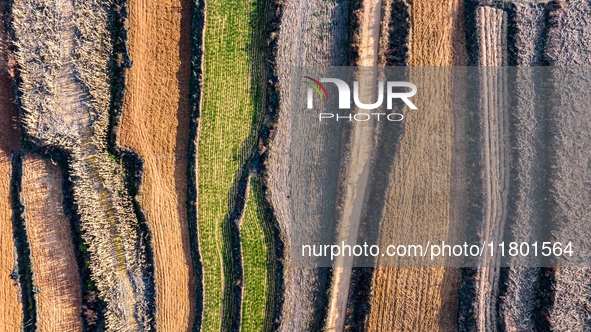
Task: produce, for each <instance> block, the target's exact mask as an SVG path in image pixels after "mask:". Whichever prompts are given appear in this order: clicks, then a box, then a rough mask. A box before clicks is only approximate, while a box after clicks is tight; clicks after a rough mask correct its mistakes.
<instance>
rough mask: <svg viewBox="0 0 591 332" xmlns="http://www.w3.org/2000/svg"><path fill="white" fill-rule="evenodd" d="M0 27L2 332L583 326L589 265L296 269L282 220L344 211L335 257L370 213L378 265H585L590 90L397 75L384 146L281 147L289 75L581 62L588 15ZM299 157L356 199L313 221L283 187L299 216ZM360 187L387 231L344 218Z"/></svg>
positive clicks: (339, 15) (300, 4) (343, 3)
mask: <svg viewBox="0 0 591 332" xmlns="http://www.w3.org/2000/svg"><path fill="white" fill-rule="evenodd" d="M0 7H2V8H3V11H2V16H1V18H2V20H1V21H0V227H1V229H0V303H1V305H0V331H18V330H25V331H36V330H41V331H58V330H59V331H62V330H63V331H82V330H84V331H117V332H119V331H153V330H158V331H173V332H176V331H319V330H330V331H364V330H369V331H440V330H441V331H456V330H458V331H496V330H507V331H533V330H540V331H586V330H589V329H591V326H590V325H589V319H588V317H589V316H590V315H591V310H590V309H589V308H591V304H590V300H589V293H590V292H591V282H590V281H589V280H590V279H589V277H590V276H591V272H590V271H591V270H589V269H588V268H572V267H556V268H554V267H541V268H522V267H515V268H507V269H504V268H501V267H500V261H499V260H496V259H489V258H487V257H483V258H481V259H479V260H478V261H479V262H480V263H482V264H483V265H488V266H487V267H478V268H455V267H454V268H452V267H404V268H403V267H367V268H348V267H336V268H317V267H300V266H295V265H294V264H292V263H293V262H294V261H295V260H296V258H297V255H298V251H297V249H298V248H292V247H291V245H292V243H291V240H292V239H293V237H295V235H297V234H299V233H298V232H299V231H300V230H299V229H297V227H299V225H298V224H297V223H294V222H293V221H292V220H291V219H292V212H293V211H292V210H291V209H292V208H294V209H296V208H298V209H299V208H303V209H305V211H303V212H304V213H307V214H314V213H324V212H323V211H325V210H330V209H334V210H335V211H336V214H337V215H338V214H339V213H343V215H342V216H341V217H343V216H344V217H343V218H345V217H347V216H348V217H350V218H349V219H342V220H340V222H341V223H340V224H338V225H337V226H338V230H339V232H340V233H339V234H338V235H337V238H343V239H349V240H355V239H361V238H363V237H366V236H367V234H365V233H363V230H362V231H361V232H360V231H359V229H362V226H364V225H365V221H364V220H362V219H363V218H362V216H364V214H367V215H368V218H374V219H376V221H377V222H380V225H381V227H380V234H379V239H378V241H379V243H380V244H389V243H390V242H392V241H393V239H395V238H396V236H397V235H399V234H398V233H399V232H400V230H401V229H404V227H405V226H407V225H409V224H412V225H414V226H416V229H418V230H425V228H426V227H431V228H432V229H434V230H436V231H437V232H438V233H437V236H439V237H443V238H445V237H446V236H448V234H453V232H458V231H461V232H465V233H467V234H468V235H467V236H468V237H469V238H471V239H473V240H477V241H480V240H482V239H487V240H494V241H497V242H498V241H501V240H503V239H507V238H510V239H512V240H515V241H528V242H532V241H535V240H536V239H541V238H544V237H551V238H552V239H554V238H574V240H573V241H575V242H576V244H577V246H579V247H585V245H586V244H585V243H584V240H585V239H588V238H589V236H591V234H587V233H588V227H587V225H586V224H585V222H584V221H585V220H588V219H589V212H588V210H589V209H588V206H589V205H590V204H591V201H590V199H589V197H590V196H589V183H591V164H590V163H589V160H591V152H589V151H591V145H590V143H589V142H591V136H590V133H591V122H589V121H588V114H587V113H586V112H576V111H573V109H575V110H581V109H584V107H586V106H588V104H589V93H588V89H585V88H581V87H585V86H586V84H587V81H588V77H589V75H588V73H587V72H584V71H581V73H582V74H580V75H579V76H578V77H576V76H569V75H564V76H560V75H561V71H555V72H554V73H552V75H554V76H552V77H551V76H548V77H545V79H549V78H552V79H554V81H555V82H560V83H561V84H562V85H559V84H556V86H555V90H556V91H555V92H556V94H549V95H547V96H540V95H538V94H536V93H535V92H532V91H531V90H530V89H529V86H530V85H531V83H532V82H533V81H537V80H539V79H540V77H536V76H535V75H534V74H532V73H533V72H531V71H527V70H525V71H520V72H518V74H517V75H513V76H512V75H507V72H508V71H496V72H495V71H493V70H492V69H491V70H483V71H481V72H479V75H480V77H478V80H476V79H475V78H474V77H466V78H464V80H462V79H458V77H459V75H458V76H454V79H453V80H452V79H451V78H450V76H449V75H448V73H449V72H446V70H445V69H440V71H437V70H435V69H431V71H430V72H431V73H433V74H432V76H431V77H423V76H418V74H412V75H417V76H412V75H411V76H410V78H409V80H410V81H413V82H417V83H418V89H419V91H420V93H419V94H418V95H417V96H416V97H413V101H415V102H416V104H417V106H418V107H419V110H418V111H404V112H405V113H404V115H405V120H404V121H403V122H402V123H400V124H397V125H396V126H395V127H393V128H394V129H393V130H392V131H391V132H388V131H386V130H385V129H384V127H383V126H381V125H378V126H373V125H368V126H352V127H351V128H349V127H347V128H346V129H347V130H344V131H343V133H342V134H341V135H340V136H339V137H336V136H338V135H333V136H335V137H333V136H329V135H325V136H322V135H323V134H322V133H318V132H317V131H318V130H317V129H318V127H317V126H316V125H315V124H310V125H309V126H308V127H307V128H305V129H306V130H307V131H305V132H306V133H309V136H305V138H304V139H301V138H299V137H297V136H295V134H294V132H293V131H292V130H293V128H292V126H293V125H294V123H295V119H298V118H297V117H296V116H295V115H294V114H296V113H293V112H294V111H299V110H294V109H293V105H295V104H294V102H295V101H296V100H295V98H296V93H295V92H294V91H295V90H296V88H298V87H299V84H300V83H301V82H300V81H299V78H298V77H294V75H295V74H296V71H295V69H296V68H297V67H300V66H346V65H355V66H375V65H376V64H377V65H384V66H414V67H422V66H434V67H449V66H464V65H475V66H488V67H491V68H494V67H498V66H506V65H515V66H521V67H522V68H524V67H527V66H537V65H552V66H573V65H589V64H591V53H590V51H589V45H591V20H589V17H590V15H591V8H590V7H591V5H589V3H587V2H586V1H556V2H548V3H538V1H534V0H532V1H515V2H511V1H472V0H467V1H461V0H446V1H443V2H441V1H434V0H431V1H407V0H392V1H380V0H356V1H351V0H334V1H323V0H293V1H283V0H239V1H238V0H194V1H191V0H165V1H157V0H89V1H72V0H14V1H10V2H7V1H3V0H0ZM5 28H8V31H9V33H10V38H8V37H7V36H5V33H4V29H5ZM358 72H360V71H358ZM510 72H511V73H513V72H514V71H510ZM411 73H418V71H416V72H412V71H411ZM562 73H564V72H562ZM376 75H377V74H375V73H374V74H372V75H369V76H367V77H365V78H364V79H367V81H365V80H363V77H362V79H360V80H363V82H361V83H362V84H363V85H364V86H365V85H372V82H373V81H375V78H376V77H377V76H376ZM425 80H427V82H429V84H430V85H429V86H435V88H434V89H431V90H428V89H426V86H424V85H421V84H420V83H419V82H425ZM569 80H570V81H569ZM475 81H478V84H480V85H479V86H474V87H473V86H471V85H472V83H474V82H475ZM546 82H550V81H549V80H547V81H546ZM366 83H368V84H366ZM507 86H514V87H516V88H515V89H514V91H510V92H508V91H506V90H505V89H506V88H507ZM468 88H475V90H471V91H472V92H473V93H472V95H470V96H467V95H462V91H465V90H467V89H468ZM372 89H373V88H369V89H368V90H367V91H365V90H364V91H365V92H368V93H372V94H373V92H375V91H374V90H372ZM15 93H16V94H15ZM499 96H511V98H512V99H510V101H511V102H510V103H508V104H507V103H505V100H504V98H499ZM452 98H466V99H467V100H468V99H469V100H472V101H474V100H475V101H476V102H477V103H478V107H476V108H475V111H473V112H465V111H464V110H463V109H460V108H457V107H455V106H454V105H452ZM539 104H542V105H544V107H536V105H539ZM553 106H557V107H558V106H559V110H560V112H549V110H550V107H553ZM298 114H299V113H298ZM298 114H296V115H298ZM348 129H351V130H348ZM21 130H22V131H23V132H22V133H21ZM374 131H375V132H378V134H379V135H375V136H372V135H371V134H372V133H373V132H374ZM370 132H371V133H370ZM292 134H293V135H294V136H292ZM347 135H349V136H347ZM307 139H310V140H316V142H314V143H317V145H316V150H314V152H313V155H310V156H309V157H310V158H309V159H310V160H308V161H309V162H310V165H312V164H313V163H317V166H319V167H318V168H321V171H319V173H317V174H320V177H323V176H326V177H328V176H329V175H330V174H333V175H334V173H335V169H334V167H332V166H334V165H332V164H331V165H332V166H331V167H325V166H326V165H325V164H324V159H327V160H328V159H330V158H332V157H335V158H337V157H339V158H340V157H342V158H341V159H340V160H339V161H338V162H339V163H340V164H339V166H340V167H341V169H340V170H336V171H337V173H338V172H339V171H343V170H344V171H343V174H344V175H343V176H340V175H338V176H336V175H335V176H334V177H332V178H330V179H328V180H327V179H324V180H326V181H327V182H330V185H329V187H330V189H333V188H337V189H338V188H340V187H339V186H341V185H343V184H345V185H347V186H348V185H350V184H352V183H354V186H355V188H356V190H357V189H361V190H358V191H354V192H353V191H351V192H349V194H348V195H349V196H347V195H345V194H343V195H342V197H340V196H339V197H338V198H337V199H334V197H333V196H330V197H331V199H332V200H334V201H323V200H322V199H321V198H323V197H328V196H329V195H328V194H327V193H326V192H325V191H326V190H325V188H321V186H317V184H318V183H320V182H321V181H320V180H322V179H317V178H306V179H300V181H301V182H302V183H303V186H304V187H305V190H303V192H304V193H305V195H307V196H305V198H306V199H305V201H304V202H303V204H300V205H297V204H296V205H294V204H293V202H294V200H295V199H301V198H302V197H301V194H302V193H301V192H299V191H298V190H293V192H292V189H294V188H296V189H297V188H299V187H298V186H297V185H299V186H300V187H302V183H297V184H294V183H293V182H292V181H294V177H293V175H294V174H293V172H294V170H296V169H297V164H296V163H295V162H294V160H296V159H297V158H296V157H294V153H295V152H294V151H295V149H296V148H298V147H299V146H301V145H306V143H307V141H306V140H307ZM372 144H375V147H376V149H377V150H379V151H382V152H385V154H384V155H385V156H384V157H383V156H380V155H378V154H376V155H371V154H370V152H368V151H367V150H366V148H367V147H368V146H370V145H372ZM372 147H373V145H372ZM371 153H373V151H372V152H371ZM292 158H294V159H293V160H292ZM375 158H377V159H375ZM292 162H294V164H292ZM327 165H328V164H327ZM365 165H371V166H369V167H370V168H368V169H371V171H376V174H377V175H375V174H374V175H372V174H365V173H364V172H365V170H366V168H365ZM376 165H377V166H378V167H377V168H379V169H377V168H376V167H375V166H376ZM382 166H383V167H382ZM374 168H376V169H374ZM360 170H363V171H360ZM380 172H381V173H380ZM296 179H297V177H296ZM384 179H386V180H384ZM319 181H320V182H319ZM339 181H340V182H339ZM347 188H349V187H347ZM366 188H367V189H368V191H367V193H368V194H367V195H372V196H371V198H375V197H377V198H379V199H381V203H382V204H383V206H382V210H380V211H374V212H371V211H365V212H364V211H363V210H362V209H361V206H362V205H363V204H364V203H363V202H364V201H365V200H366V199H369V198H367V197H366V196H365V195H366V192H365V189H366ZM330 189H329V190H330ZM376 193H377V194H376ZM297 195H300V196H297ZM338 195H340V194H337V196H338ZM368 197H369V196H368ZM339 200H340V201H339ZM341 203H342V204H341ZM294 206H295V207H294ZM295 211H296V212H302V210H297V209H296V210H295ZM318 217H319V218H320V219H321V218H324V217H325V214H322V215H319V216H318ZM464 221H470V223H469V226H470V227H468V229H460V230H458V229H456V226H458V225H459V224H462V222H464ZM542 226H546V228H544V227H542ZM323 231H324V229H323ZM310 240H311V241H313V240H314V238H313V236H311V238H310ZM577 241H578V242H577ZM339 262H341V263H342V261H339ZM379 262H381V261H379V260H378V263H379Z"/></svg>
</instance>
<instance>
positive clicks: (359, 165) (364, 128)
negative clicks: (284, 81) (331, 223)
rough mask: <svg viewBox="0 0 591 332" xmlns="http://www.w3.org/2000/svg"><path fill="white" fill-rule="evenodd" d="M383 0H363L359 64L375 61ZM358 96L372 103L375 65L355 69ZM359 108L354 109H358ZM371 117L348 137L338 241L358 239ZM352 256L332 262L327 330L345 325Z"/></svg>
mask: <svg viewBox="0 0 591 332" xmlns="http://www.w3.org/2000/svg"><path fill="white" fill-rule="evenodd" d="M381 9H382V0H366V1H364V2H363V17H362V19H361V47H360V49H359V53H360V54H359V62H358V65H359V66H361V67H375V66H376V65H377V62H378V45H379V41H380V27H381V26H380V23H381ZM358 75H359V78H358V80H359V86H360V90H361V91H360V94H359V95H360V96H364V98H367V97H370V98H372V99H371V100H361V101H362V102H365V103H372V102H373V101H374V99H373V98H374V96H375V95H376V85H375V84H376V82H377V75H378V72H377V70H376V69H375V68H360V70H359V71H358ZM359 111H361V110H356V112H359ZM374 127H375V124H374V121H373V119H372V120H371V121H367V122H354V125H353V129H352V134H351V135H352V137H351V138H350V139H351V160H350V162H349V165H348V166H347V178H346V179H345V181H344V185H345V186H346V190H345V200H344V204H343V205H344V206H343V220H342V221H341V226H340V230H339V235H338V241H337V243H340V242H341V241H345V242H346V243H350V244H354V243H357V236H358V232H359V225H360V223H361V211H362V206H363V202H364V200H365V199H364V198H365V193H366V189H367V184H368V180H369V164H370V160H371V151H372V146H373V144H372V141H373V132H374ZM352 261H353V258H352V257H347V258H344V257H339V258H338V259H337V261H336V263H335V266H336V267H335V269H334V272H333V279H332V288H331V293H330V300H329V301H330V302H329V309H328V317H327V323H326V330H327V331H333V330H334V331H342V330H343V329H344V327H345V314H346V310H347V300H348V298H349V289H350V286H351V275H352V272H353V269H352V267H350V266H351V263H352Z"/></svg>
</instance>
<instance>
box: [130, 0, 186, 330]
mask: <svg viewBox="0 0 591 332" xmlns="http://www.w3.org/2000/svg"><path fill="white" fill-rule="evenodd" d="M129 12H130V16H129V28H130V30H129V51H130V56H131V60H132V61H133V67H132V68H131V70H130V71H129V72H128V76H127V87H126V89H127V92H126V98H125V104H124V108H123V116H122V123H121V129H120V133H119V144H120V145H121V146H124V147H129V148H131V149H133V150H134V151H136V152H137V153H138V154H139V155H140V157H141V158H142V159H143V160H144V177H143V183H142V187H141V191H140V196H139V197H138V199H139V201H140V203H141V204H142V209H143V211H144V212H145V215H146V218H147V221H148V224H149V227H150V230H151V233H152V245H153V248H154V261H155V274H156V275H155V277H156V288H157V294H156V305H157V308H158V309H157V314H156V328H157V329H158V330H159V331H171V332H177V331H188V330H190V328H191V326H192V323H193V320H194V316H195V301H196V298H195V280H194V279H195V277H194V273H193V268H192V266H193V265H192V261H191V254H190V250H189V233H188V227H187V225H188V224H187V206H186V201H187V183H186V179H187V157H186V156H187V151H188V138H189V117H190V108H189V100H188V96H189V92H188V87H189V76H190V55H191V54H190V51H191V47H190V41H191V39H190V38H189V36H190V28H191V1H188V0H165V1H155V0H148V1H144V0H132V1H130V3H129Z"/></svg>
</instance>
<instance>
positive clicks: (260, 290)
mask: <svg viewBox="0 0 591 332" xmlns="http://www.w3.org/2000/svg"><path fill="white" fill-rule="evenodd" d="M263 204H264V202H263V197H262V188H261V180H260V179H259V178H258V177H256V176H254V175H251V178H250V186H249V190H248V202H247V204H246V210H245V211H244V216H243V218H242V221H241V224H240V234H241V237H242V261H243V264H244V289H243V298H242V301H243V302H242V325H241V328H242V331H269V330H270V328H271V317H272V308H273V302H272V299H273V273H272V271H273V269H272V268H271V266H272V265H273V257H272V254H273V247H272V240H273V238H272V233H271V232H272V231H271V229H270V227H269V223H268V221H267V217H266V216H265V211H264V209H263V208H262V207H263Z"/></svg>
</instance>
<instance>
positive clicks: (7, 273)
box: [0, 0, 23, 331]
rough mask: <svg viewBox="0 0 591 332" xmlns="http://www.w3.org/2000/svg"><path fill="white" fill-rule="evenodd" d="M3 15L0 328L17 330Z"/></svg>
mask: <svg viewBox="0 0 591 332" xmlns="http://www.w3.org/2000/svg"><path fill="white" fill-rule="evenodd" d="M5 5H6V4H5V2H4V0H0V8H4V6H5ZM3 18H4V16H3V14H0V230H2V231H0V299H1V302H2V305H0V327H2V329H3V330H6V331H17V330H19V328H20V326H21V325H22V320H23V316H22V307H21V304H20V303H19V294H18V292H19V289H18V286H17V283H16V280H15V279H13V278H12V277H11V275H12V273H13V272H15V271H16V248H15V246H14V239H13V233H12V208H11V201H10V177H11V173H12V167H11V161H10V155H11V153H12V151H13V150H15V149H18V147H19V142H20V132H19V130H18V123H17V119H16V118H17V115H18V111H17V108H16V104H14V100H13V95H14V93H13V90H12V86H11V79H10V76H9V75H8V71H7V69H8V68H7V59H6V55H5V52H6V44H5V41H6V38H5V34H4V19H3ZM15 276H16V275H15Z"/></svg>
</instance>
